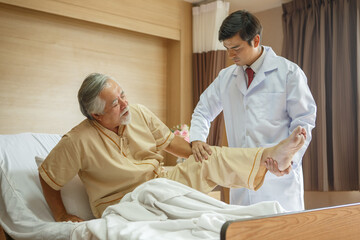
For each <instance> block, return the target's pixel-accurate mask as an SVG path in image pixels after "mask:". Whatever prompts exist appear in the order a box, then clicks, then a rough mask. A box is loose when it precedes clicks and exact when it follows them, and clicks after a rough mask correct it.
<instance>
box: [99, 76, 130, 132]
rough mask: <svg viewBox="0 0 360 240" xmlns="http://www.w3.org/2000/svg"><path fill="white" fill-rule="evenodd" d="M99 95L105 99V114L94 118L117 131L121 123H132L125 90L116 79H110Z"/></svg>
mask: <svg viewBox="0 0 360 240" xmlns="http://www.w3.org/2000/svg"><path fill="white" fill-rule="evenodd" d="M99 97H100V98H101V99H102V100H104V101H105V108H104V113H103V114H96V115H95V116H94V118H95V119H96V120H97V121H98V122H99V123H100V124H101V125H103V126H104V127H106V128H107V129H109V130H111V131H114V132H115V133H117V131H118V128H119V126H120V125H126V124H129V123H130V120H131V116H130V111H129V106H128V101H127V98H126V95H125V92H124V91H123V90H122V89H121V87H120V86H119V85H118V84H117V82H115V81H114V80H112V79H110V80H108V82H107V85H106V86H105V88H104V89H103V90H102V91H101V92H100V94H99Z"/></svg>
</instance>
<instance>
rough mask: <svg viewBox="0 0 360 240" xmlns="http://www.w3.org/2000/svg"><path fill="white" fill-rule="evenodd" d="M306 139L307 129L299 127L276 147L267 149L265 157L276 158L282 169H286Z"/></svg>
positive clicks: (264, 153)
mask: <svg viewBox="0 0 360 240" xmlns="http://www.w3.org/2000/svg"><path fill="white" fill-rule="evenodd" d="M305 139H306V130H305V128H303V127H300V126H299V127H297V128H296V129H295V130H294V131H293V132H292V134H291V135H290V136H289V137H288V138H286V139H284V140H283V141H281V142H280V143H279V144H277V145H276V146H274V147H271V148H268V149H265V150H264V152H263V158H265V159H266V158H272V159H274V160H275V161H276V162H277V164H278V167H279V170H280V171H284V170H286V169H287V168H288V167H289V166H291V160H292V158H293V156H294V154H295V153H296V152H297V151H299V150H300V148H301V147H302V146H303V145H304V143H305Z"/></svg>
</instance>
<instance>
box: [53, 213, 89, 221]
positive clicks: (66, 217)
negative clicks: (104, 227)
mask: <svg viewBox="0 0 360 240" xmlns="http://www.w3.org/2000/svg"><path fill="white" fill-rule="evenodd" d="M55 221H57V222H68V221H71V222H83V221H84V220H83V219H81V218H79V217H78V216H75V215H72V214H64V215H62V216H60V217H57V218H56V219H55Z"/></svg>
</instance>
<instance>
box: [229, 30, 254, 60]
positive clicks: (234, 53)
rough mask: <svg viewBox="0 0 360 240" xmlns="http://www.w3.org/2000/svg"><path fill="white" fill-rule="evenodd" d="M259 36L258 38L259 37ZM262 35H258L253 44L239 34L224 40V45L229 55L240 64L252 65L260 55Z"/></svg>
mask: <svg viewBox="0 0 360 240" xmlns="http://www.w3.org/2000/svg"><path fill="white" fill-rule="evenodd" d="M257 38H258V39H257ZM259 41H260V36H259V35H257V36H256V37H255V38H254V40H253V41H252V46H250V45H249V43H248V42H247V41H244V40H242V39H241V37H240V36H239V34H236V35H235V36H233V37H231V38H229V39H225V40H224V42H223V43H224V47H225V48H226V50H227V53H228V56H229V58H230V59H231V60H233V61H234V63H235V64H236V65H238V66H244V65H248V66H250V65H251V64H252V63H253V62H255V60H256V59H257V57H258V56H259V50H258V49H259V48H258V46H259Z"/></svg>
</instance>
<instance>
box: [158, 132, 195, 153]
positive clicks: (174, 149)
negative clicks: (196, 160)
mask: <svg viewBox="0 0 360 240" xmlns="http://www.w3.org/2000/svg"><path fill="white" fill-rule="evenodd" d="M165 151H167V152H169V153H171V154H173V155H175V156H177V157H183V158H188V157H189V156H190V155H191V154H192V151H191V146H190V143H188V142H187V141H185V140H184V138H182V137H180V136H175V137H174V139H173V140H172V141H171V142H170V144H169V145H168V146H167V147H166V148H165Z"/></svg>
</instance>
